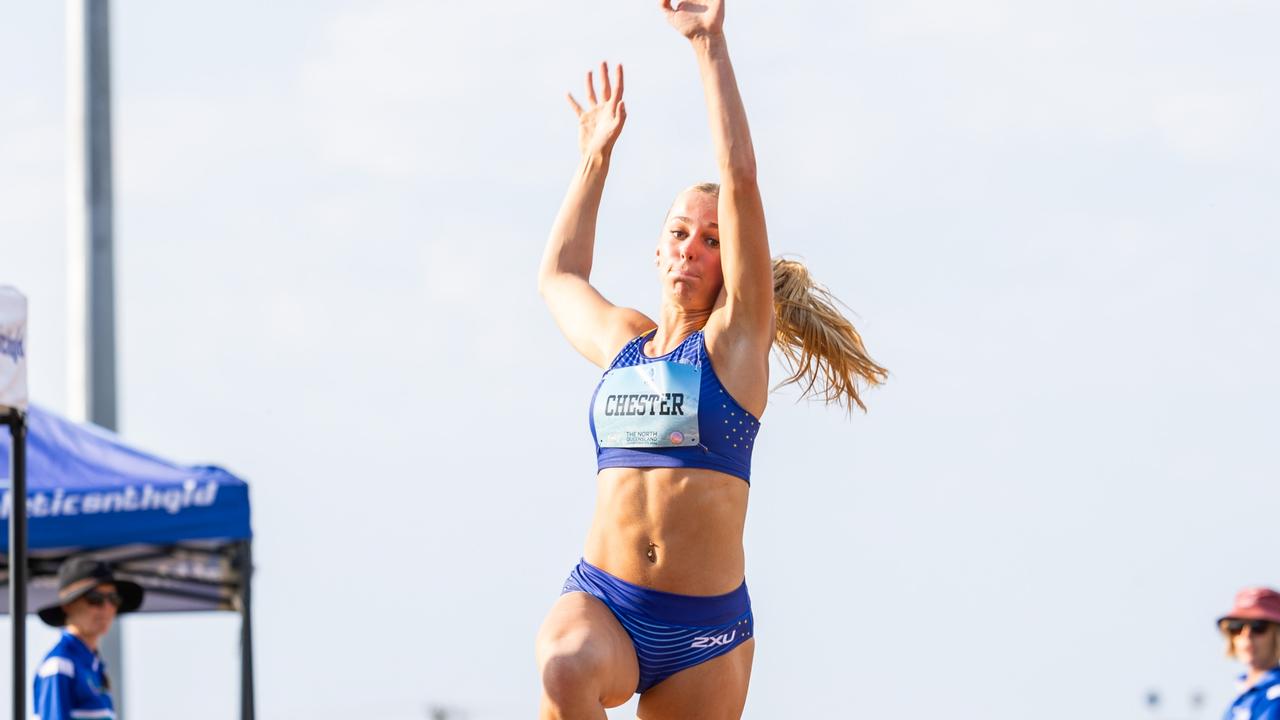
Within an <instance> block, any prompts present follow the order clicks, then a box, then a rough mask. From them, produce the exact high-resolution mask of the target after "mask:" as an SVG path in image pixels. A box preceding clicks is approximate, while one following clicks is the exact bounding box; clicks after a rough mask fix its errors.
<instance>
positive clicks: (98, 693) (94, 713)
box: [32, 631, 116, 720]
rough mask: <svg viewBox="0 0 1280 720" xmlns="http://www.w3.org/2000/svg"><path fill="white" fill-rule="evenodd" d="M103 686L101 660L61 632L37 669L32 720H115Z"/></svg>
mask: <svg viewBox="0 0 1280 720" xmlns="http://www.w3.org/2000/svg"><path fill="white" fill-rule="evenodd" d="M105 685H106V666H105V665H104V664H103V662H102V658H100V657H98V653H96V652H94V651H92V650H90V649H89V646H88V645H85V644H84V641H83V640H81V639H80V638H78V637H76V636H75V635H72V634H71V633H69V632H65V631H64V632H63V633H62V638H61V639H59V640H58V644H57V645H54V646H53V649H52V650H50V651H49V654H48V655H45V656H44V661H43V662H41V663H40V667H39V668H37V669H36V684H35V692H34V693H33V694H32V702H33V703H34V720H115V716H116V711H115V706H114V705H112V703H111V695H109V694H108V693H107V689H106V687H105Z"/></svg>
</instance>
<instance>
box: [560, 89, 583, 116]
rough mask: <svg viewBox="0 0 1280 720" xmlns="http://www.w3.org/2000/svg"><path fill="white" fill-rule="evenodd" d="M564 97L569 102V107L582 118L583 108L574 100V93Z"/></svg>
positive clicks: (566, 94)
mask: <svg viewBox="0 0 1280 720" xmlns="http://www.w3.org/2000/svg"><path fill="white" fill-rule="evenodd" d="M564 97H565V99H566V100H568V101H569V106H570V107H572V108H573V114H574V115H577V116H578V117H582V106H581V105H579V104H578V101H577V100H574V99H573V93H565V94H564Z"/></svg>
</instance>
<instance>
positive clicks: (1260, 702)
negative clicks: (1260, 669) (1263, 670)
mask: <svg viewBox="0 0 1280 720" xmlns="http://www.w3.org/2000/svg"><path fill="white" fill-rule="evenodd" d="M1241 680H1243V678H1241ZM1222 720H1280V668H1272V669H1271V670H1269V671H1268V672H1267V674H1266V675H1263V676H1262V677H1261V678H1259V679H1258V682H1257V684H1256V685H1254V686H1253V687H1251V688H1249V689H1247V690H1245V691H1244V692H1242V693H1240V697H1238V698H1236V701H1235V702H1233V703H1231V707H1229V708H1227V714H1226V715H1223V716H1222Z"/></svg>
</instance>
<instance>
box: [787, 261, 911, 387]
mask: <svg viewBox="0 0 1280 720" xmlns="http://www.w3.org/2000/svg"><path fill="white" fill-rule="evenodd" d="M838 304H843V303H840V301H839V300H837V299H836V297H835V296H834V295H832V294H831V292H830V291H829V290H827V289H826V288H825V287H823V286H822V285H820V284H818V283H817V282H815V281H814V279H813V277H812V276H811V275H809V270H808V268H806V267H805V266H804V265H803V264H801V263H799V262H797V261H795V260H787V259H784V258H780V257H779V258H774V259H773V306H774V315H775V319H774V338H773V344H774V347H776V348H777V350H778V352H779V353H780V354H781V355H782V357H783V359H785V360H786V362H787V365H789V366H790V367H791V369H792V370H793V371H794V372H792V374H791V376H790V377H788V378H787V379H786V380H783V381H782V382H781V383H779V387H780V386H782V385H790V384H792V383H795V384H797V385H799V386H801V387H802V388H803V389H802V391H801V396H802V397H803V396H812V397H818V398H821V399H822V400H823V401H824V402H826V403H827V404H829V405H837V404H838V405H843V406H845V408H847V409H848V410H850V411H852V410H853V406H854V405H857V406H858V407H859V408H861V409H862V410H863V412H865V411H866V409H867V406H866V405H865V404H864V403H863V402H862V397H861V395H859V393H858V386H859V385H865V386H867V387H874V386H876V385H882V384H884V382H885V380H887V379H888V377H889V371H888V370H886V369H885V368H883V367H881V366H880V365H877V364H876V363H875V361H874V360H872V359H871V358H870V356H868V355H867V349H866V347H864V346H863V344H862V336H861V335H859V334H858V331H857V329H856V328H854V327H853V323H850V322H849V321H848V320H847V319H845V317H844V315H842V314H841V313H840V310H839V308H838V307H837V305H838Z"/></svg>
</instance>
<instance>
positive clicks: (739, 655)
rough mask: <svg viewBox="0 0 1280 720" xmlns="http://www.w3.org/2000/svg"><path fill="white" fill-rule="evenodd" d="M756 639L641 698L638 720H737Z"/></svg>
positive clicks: (742, 702)
mask: <svg viewBox="0 0 1280 720" xmlns="http://www.w3.org/2000/svg"><path fill="white" fill-rule="evenodd" d="M755 651H756V640H755V638H751V639H750V640H748V641H746V642H744V643H742V644H741V645H739V646H738V647H736V648H734V649H732V650H730V651H729V652H727V653H725V654H724V655H721V656H719V657H716V658H713V659H711V660H708V661H707V662H704V663H702V664H701V665H694V666H693V667H691V668H689V669H688V670H681V671H680V672H678V673H676V674H675V675H672V676H671V677H669V678H667V679H666V680H663V681H662V682H660V683H658V684H657V685H655V686H653V689H652V690H649V691H648V692H646V693H645V694H643V695H641V696H640V706H639V708H638V709H637V712H636V717H637V718H639V720H737V719H738V718H740V717H742V708H743V706H744V705H746V703H747V683H748V682H749V681H750V680H751V660H752V658H753V657H755Z"/></svg>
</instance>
